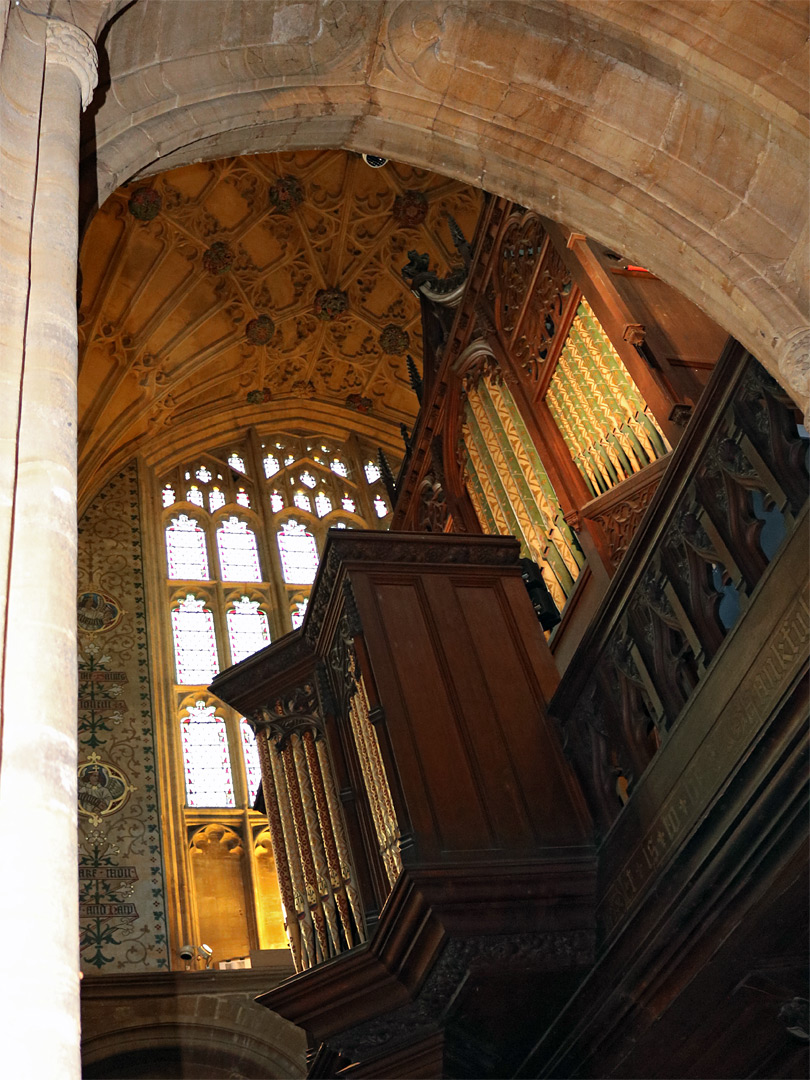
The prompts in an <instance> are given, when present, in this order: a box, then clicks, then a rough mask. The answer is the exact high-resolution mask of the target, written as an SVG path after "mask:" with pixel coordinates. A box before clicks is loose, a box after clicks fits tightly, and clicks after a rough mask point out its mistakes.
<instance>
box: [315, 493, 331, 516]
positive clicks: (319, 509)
mask: <svg viewBox="0 0 810 1080" xmlns="http://www.w3.org/2000/svg"><path fill="white" fill-rule="evenodd" d="M331 509H332V500H331V499H330V498H329V496H328V495H325V494H324V493H323V492H322V491H319V492H318V494H317V495H316V496H315V513H316V514H317V515H318V517H326V515H327V514H328V513H329V512H330V511H331Z"/></svg>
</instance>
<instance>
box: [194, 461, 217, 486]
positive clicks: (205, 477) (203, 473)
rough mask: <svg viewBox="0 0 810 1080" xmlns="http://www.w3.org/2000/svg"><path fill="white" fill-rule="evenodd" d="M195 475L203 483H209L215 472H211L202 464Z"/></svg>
mask: <svg viewBox="0 0 810 1080" xmlns="http://www.w3.org/2000/svg"><path fill="white" fill-rule="evenodd" d="M194 475H195V476H196V477H197V479H198V480H199V481H200V483H202V484H209V483H210V482H211V481H212V480H213V479H214V474H213V473H212V472H210V471H209V470H208V469H207V468H206V467H205V465H200V467H199V469H197V471H196V472H195V473H194Z"/></svg>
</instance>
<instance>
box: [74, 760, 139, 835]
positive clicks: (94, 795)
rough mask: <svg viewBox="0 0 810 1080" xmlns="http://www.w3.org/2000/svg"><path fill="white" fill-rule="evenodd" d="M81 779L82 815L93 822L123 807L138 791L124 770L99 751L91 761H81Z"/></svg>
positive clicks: (79, 790) (79, 788)
mask: <svg viewBox="0 0 810 1080" xmlns="http://www.w3.org/2000/svg"><path fill="white" fill-rule="evenodd" d="M78 779H79V782H78V797H79V814H80V815H81V814H85V815H86V816H87V817H89V818H90V821H91V823H92V824H93V825H100V824H101V819H102V817H104V816H106V815H107V814H115V813H116V812H117V811H118V810H120V809H121V808H122V807H123V805H124V803H125V802H126V801H127V799H128V798H129V794H130V792H131V791H134V790H135V788H133V786H132V785H131V784H130V782H129V781H128V780H127V778H126V776H125V774H124V773H123V772H121V770H120V769H118V768H116V766H115V765H111V764H110V763H109V761H102V760H101V759H100V758H99V756H98V754H96V753H95V752H94V753H92V754H91V755H90V760H89V761H85V762H83V763H80V764H79V778H78Z"/></svg>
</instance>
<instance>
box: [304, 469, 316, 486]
mask: <svg viewBox="0 0 810 1080" xmlns="http://www.w3.org/2000/svg"><path fill="white" fill-rule="evenodd" d="M301 483H302V484H306V485H307V487H308V488H314V487H315V485H316V484H317V483H318V481H317V480H316V479H315V477H314V476H313V475H312V473H311V472H302V473H301Z"/></svg>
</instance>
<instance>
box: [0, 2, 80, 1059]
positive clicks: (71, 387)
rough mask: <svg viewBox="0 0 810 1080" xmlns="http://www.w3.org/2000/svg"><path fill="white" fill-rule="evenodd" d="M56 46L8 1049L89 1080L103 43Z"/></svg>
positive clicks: (29, 377) (16, 591) (20, 619)
mask: <svg viewBox="0 0 810 1080" xmlns="http://www.w3.org/2000/svg"><path fill="white" fill-rule="evenodd" d="M45 36H46V43H45V49H46V62H45V69H44V81H43V83H42V87H41V91H42V98H41V116H40V129H39V146H38V155H37V161H36V179H35V191H34V208H33V219H32V227H31V245H30V292H29V296H28V311H27V318H26V320H25V339H24V348H23V354H22V363H21V365H20V367H21V388H22V389H21V406H20V412H19V428H18V438H17V446H16V469H15V472H16V482H15V484H14V490H13V506H12V531H11V550H10V569H9V576H8V581H9V591H8V630H7V634H6V641H5V656H4V672H3V674H4V684H3V702H2V705H3V742H2V763H1V764H0V838H1V839H2V850H3V861H4V865H5V866H6V867H7V869H8V870H9V876H8V880H7V881H6V883H5V887H4V888H3V889H2V890H0V925H2V926H4V927H5V928H6V931H7V933H6V939H5V942H4V945H3V960H4V963H5V965H6V970H7V972H8V973H9V974H8V975H7V978H6V988H7V989H9V990H10V991H11V992H10V993H9V994H8V996H7V997H6V999H5V1001H4V1005H3V1021H4V1025H5V1035H4V1051H3V1054H4V1059H5V1061H6V1063H7V1064H8V1066H9V1071H10V1073H15V1074H19V1075H27V1076H37V1077H39V1076H42V1077H45V1076H52V1077H57V1076H58V1077H60V1080H73V1078H78V1076H79V1075H80V1060H79V978H78V959H79V957H78V953H79V942H78V891H77V872H76V864H77V831H76V726H77V725H76V690H77V685H76V683H77V674H76V367H77V340H76V264H77V254H78V227H77V212H78V157H79V116H80V110H81V107H82V105H83V104H86V102H87V100H88V99H89V93H90V92H91V90H92V86H93V85H94V81H95V48H94V46H93V44H92V42H91V41H90V39H89V38H88V37H87V35H86V34H84V33H83V32H82V31H81V30H79V29H78V28H77V27H75V26H72V25H69V24H67V23H62V22H60V23H48V26H47V31H46V35H45ZM44 1005H47V1022H44V1021H43V1016H44V1015H45V1014H44V1013H43V1006H44ZM15 1066H16V1069H15Z"/></svg>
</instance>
